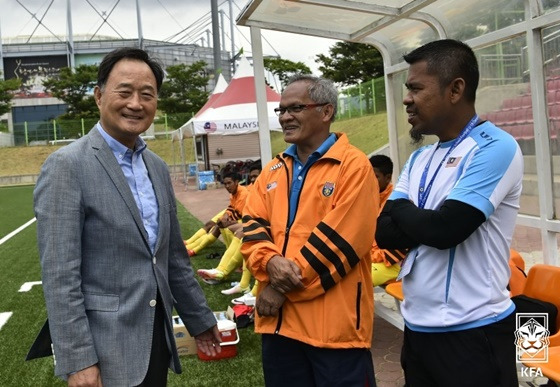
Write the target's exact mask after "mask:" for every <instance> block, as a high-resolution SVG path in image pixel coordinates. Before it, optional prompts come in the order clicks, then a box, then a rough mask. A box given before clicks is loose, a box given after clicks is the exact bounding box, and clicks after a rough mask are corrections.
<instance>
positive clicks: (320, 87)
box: [286, 73, 338, 122]
mask: <svg viewBox="0 0 560 387" xmlns="http://www.w3.org/2000/svg"><path fill="white" fill-rule="evenodd" d="M294 82H307V83H308V84H309V86H308V87H307V91H308V93H309V97H310V98H311V99H312V100H313V101H314V102H316V103H328V104H331V105H332V106H333V115H332V117H331V122H333V121H334V120H335V118H336V112H337V110H338V90H337V89H336V87H335V86H334V83H332V81H330V80H329V79H326V78H321V77H317V76H315V75H311V74H300V73H298V74H294V75H292V76H291V77H290V78H289V79H288V82H287V83H286V86H288V85H290V84H292V83H294Z"/></svg>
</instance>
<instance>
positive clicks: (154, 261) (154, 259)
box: [152, 255, 157, 265]
mask: <svg viewBox="0 0 560 387" xmlns="http://www.w3.org/2000/svg"><path fill="white" fill-rule="evenodd" d="M152 262H153V263H154V265H155V264H156V262H157V260H156V256H155V255H154V256H153V257H152Z"/></svg>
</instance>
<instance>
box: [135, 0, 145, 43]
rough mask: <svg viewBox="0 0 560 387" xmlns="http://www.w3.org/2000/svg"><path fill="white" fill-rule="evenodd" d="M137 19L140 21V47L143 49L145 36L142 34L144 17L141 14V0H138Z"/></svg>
mask: <svg viewBox="0 0 560 387" xmlns="http://www.w3.org/2000/svg"><path fill="white" fill-rule="evenodd" d="M136 20H137V23H138V48H140V49H143V48H144V47H143V46H144V36H143V34H142V17H141V15H140V2H139V1H138V0H136Z"/></svg>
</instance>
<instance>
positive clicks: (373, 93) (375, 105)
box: [371, 78, 377, 114]
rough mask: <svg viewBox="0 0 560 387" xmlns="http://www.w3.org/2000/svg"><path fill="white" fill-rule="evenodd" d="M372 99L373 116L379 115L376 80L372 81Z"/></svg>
mask: <svg viewBox="0 0 560 387" xmlns="http://www.w3.org/2000/svg"><path fill="white" fill-rule="evenodd" d="M371 99H372V104H373V114H377V103H376V102H377V98H376V95H375V78H374V79H372V80H371Z"/></svg>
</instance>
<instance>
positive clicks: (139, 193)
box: [96, 122, 159, 252]
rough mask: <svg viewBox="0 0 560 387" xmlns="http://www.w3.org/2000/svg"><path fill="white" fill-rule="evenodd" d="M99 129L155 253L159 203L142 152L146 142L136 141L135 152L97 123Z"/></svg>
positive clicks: (139, 139)
mask: <svg viewBox="0 0 560 387" xmlns="http://www.w3.org/2000/svg"><path fill="white" fill-rule="evenodd" d="M96 126H97V129H98V130H99V133H101V135H102V136H103V138H104V139H105V141H106V142H107V144H108V145H109V148H111V150H112V151H113V154H114V155H115V157H116V159H117V162H118V163H119V165H120V167H121V169H122V171H123V173H124V177H125V178H126V181H127V182H128V186H129V187H130V191H132V196H134V200H135V201H136V206H137V207H138V211H139V212H140V216H141V217H142V223H144V228H145V229H146V232H147V233H148V241H149V243H150V248H151V249H152V252H154V251H155V248H156V241H157V234H158V228H159V223H158V215H159V210H158V203H157V198H156V194H155V191H154V187H153V185H152V181H151V180H150V177H149V176H148V170H147V169H146V164H144V159H143V158H142V152H143V151H144V150H145V149H146V142H145V141H144V140H142V139H141V138H140V137H138V139H137V140H136V145H135V146H134V150H132V149H129V148H127V147H126V146H124V145H123V144H121V143H120V142H118V141H117V140H115V139H114V138H113V137H111V136H110V135H109V134H107V132H105V130H103V128H102V127H101V123H100V122H98V123H97V125H96Z"/></svg>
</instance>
